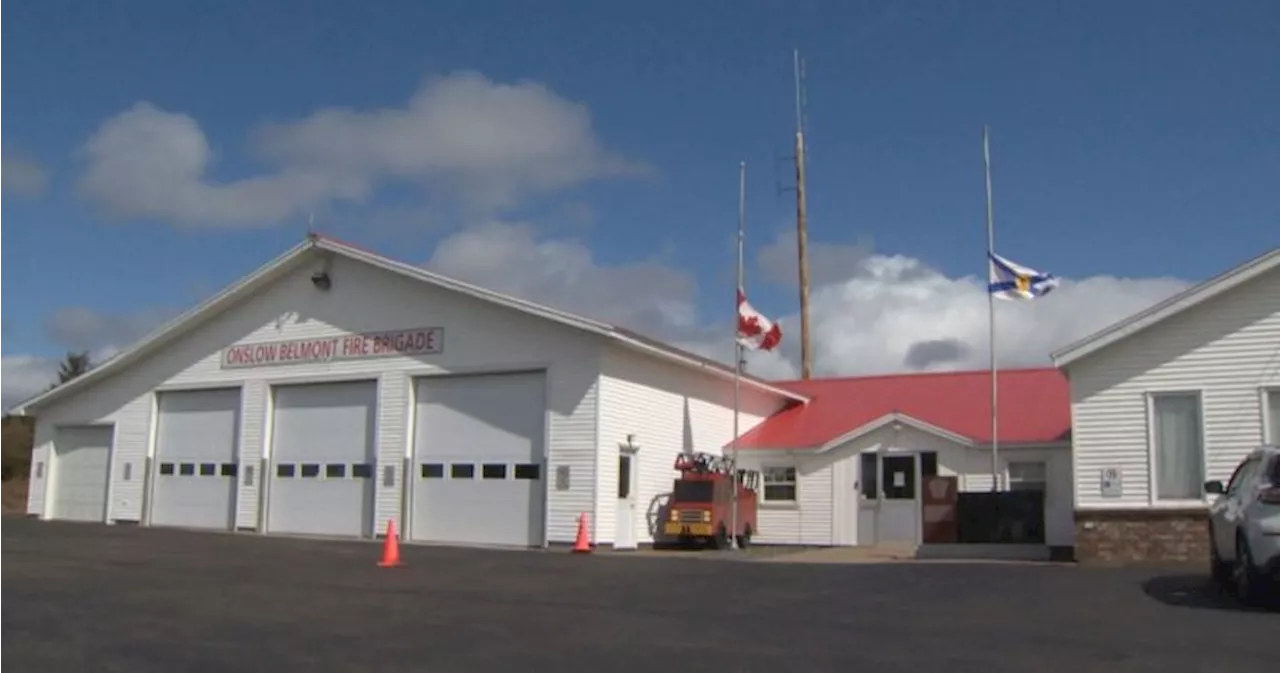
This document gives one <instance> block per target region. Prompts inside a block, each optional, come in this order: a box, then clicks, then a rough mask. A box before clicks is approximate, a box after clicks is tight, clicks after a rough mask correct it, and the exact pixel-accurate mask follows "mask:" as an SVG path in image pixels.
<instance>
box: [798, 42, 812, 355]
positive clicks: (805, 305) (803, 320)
mask: <svg viewBox="0 0 1280 673" xmlns="http://www.w3.org/2000/svg"><path fill="white" fill-rule="evenodd" d="M794 56H795V79H796V157H795V158H796V254H797V255H798V256H799V267H800V378H802V379H805V380H807V379H809V377H810V376H811V375H812V374H813V351H812V349H811V348H810V343H809V233H808V222H807V221H806V220H807V217H806V212H805V185H804V159H805V157H804V154H805V142H804V126H805V118H804V107H805V91H804V61H802V60H801V59H800V50H799V49H796V50H795V52H794Z"/></svg>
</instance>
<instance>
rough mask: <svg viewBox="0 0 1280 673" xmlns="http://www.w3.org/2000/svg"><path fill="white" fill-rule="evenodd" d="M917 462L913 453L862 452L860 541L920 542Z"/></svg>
mask: <svg viewBox="0 0 1280 673" xmlns="http://www.w3.org/2000/svg"><path fill="white" fill-rule="evenodd" d="M918 462H919V461H918V460H917V457H916V455H915V454H910V453H906V454H886V453H864V454H862V455H861V456H859V461H858V464H859V475H858V481H859V483H860V489H859V497H858V544H880V543H890V544H893V543H905V544H919V542H920V535H921V518H920V513H921V512H920V489H919V480H920V469H919V465H918Z"/></svg>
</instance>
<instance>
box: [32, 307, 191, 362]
mask: <svg viewBox="0 0 1280 673" xmlns="http://www.w3.org/2000/svg"><path fill="white" fill-rule="evenodd" d="M173 315H174V312H173V311H171V310H169V309H159V308H156V309H146V310H142V311H137V312H134V313H124V314H112V313H103V312H100V311H95V310H93V309H90V308H86V307H83V306H73V307H68V308H63V309H59V310H57V311H54V313H53V314H52V315H50V316H49V317H48V318H47V319H46V320H45V323H44V330H45V334H46V335H47V336H48V337H49V339H50V340H51V341H52V342H53V343H55V344H57V345H58V346H60V347H62V348H66V349H68V350H71V351H76V352H79V351H96V350H100V349H103V348H114V347H118V346H125V345H128V344H130V343H133V342H134V341H137V340H138V339H140V338H142V337H143V336H145V335H146V333H147V332H150V331H151V330H152V329H154V328H156V327H158V326H159V325H160V324H161V323H163V322H164V321H165V320H167V319H169V318H170V317H172V316H173Z"/></svg>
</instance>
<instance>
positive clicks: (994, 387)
mask: <svg viewBox="0 0 1280 673" xmlns="http://www.w3.org/2000/svg"><path fill="white" fill-rule="evenodd" d="M989 134H990V131H989V129H988V128H987V126H986V125H983V127H982V164H983V169H984V172H985V173H986V178H987V259H986V268H987V282H988V287H987V327H988V331H989V338H988V347H989V348H990V361H991V490H992V491H999V490H1000V435H999V431H1000V422H999V411H998V408H997V401H996V398H997V395H998V390H999V388H998V387H999V383H998V381H997V367H996V299H995V294H994V293H993V292H991V288H990V281H991V254H992V253H993V252H995V247H996V234H995V225H994V223H993V218H992V212H991V211H992V207H991V145H990V142H989V140H988V137H989Z"/></svg>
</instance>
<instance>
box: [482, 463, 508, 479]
mask: <svg viewBox="0 0 1280 673" xmlns="http://www.w3.org/2000/svg"><path fill="white" fill-rule="evenodd" d="M480 477H481V478H482V479H506V478H507V466H506V465H505V464H503V463H485V464H484V465H483V466H481V467H480Z"/></svg>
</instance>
